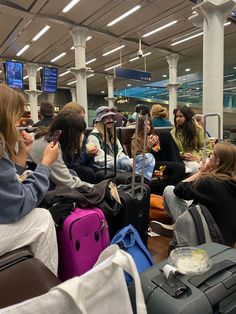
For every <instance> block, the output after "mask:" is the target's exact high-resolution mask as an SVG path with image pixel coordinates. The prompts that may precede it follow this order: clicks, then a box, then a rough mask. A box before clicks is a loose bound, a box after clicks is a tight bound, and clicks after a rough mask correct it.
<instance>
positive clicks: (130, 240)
mask: <svg viewBox="0 0 236 314" xmlns="http://www.w3.org/2000/svg"><path fill="white" fill-rule="evenodd" d="M111 243H112V244H117V245H119V247H120V248H121V249H122V250H124V251H125V252H127V253H129V254H130V255H131V256H132V257H133V259H134V262H135V264H136V267H137V270H138V272H139V273H141V272H143V271H144V270H146V269H147V268H149V267H151V266H153V265H154V262H153V259H152V257H151V254H150V253H149V251H148V249H147V248H146V246H145V245H144V244H143V242H142V240H141V238H140V235H139V233H138V231H137V230H136V229H135V228H134V227H133V226H132V225H129V226H126V227H124V228H122V229H121V230H120V231H119V232H117V234H116V235H115V236H114V237H113V239H112V240H111ZM125 277H126V281H127V284H130V283H131V282H132V278H131V277H130V276H129V275H127V274H126V276H125Z"/></svg>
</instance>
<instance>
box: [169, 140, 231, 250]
mask: <svg viewBox="0 0 236 314" xmlns="http://www.w3.org/2000/svg"><path fill="white" fill-rule="evenodd" d="M163 196H164V206H165V209H166V210H167V211H168V212H169V214H170V216H171V217H172V218H173V220H174V221H176V219H177V218H178V217H179V216H180V215H181V214H182V213H183V212H184V211H186V210H188V204H187V200H193V201H194V203H200V204H202V205H205V206H206V207H207V208H208V210H209V211H210V213H211V214H212V216H213V218H214V220H215V221H216V223H217V225H218V227H219V229H220V231H221V233H222V235H223V237H224V241H225V244H227V245H229V246H234V245H235V244H236V210H235V204H236V146H235V145H233V144H231V143H226V142H219V143H217V144H215V146H214V149H213V152H212V154H211V156H210V157H209V159H208V160H207V161H206V162H205V163H203V164H202V166H201V168H200V170H199V171H198V172H197V173H196V174H194V175H192V176H191V177H189V178H187V179H185V180H183V181H182V182H180V183H178V184H177V185H176V187H173V186H167V187H166V188H165V190H164V194H163Z"/></svg>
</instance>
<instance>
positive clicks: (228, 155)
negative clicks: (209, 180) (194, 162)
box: [200, 142, 236, 180]
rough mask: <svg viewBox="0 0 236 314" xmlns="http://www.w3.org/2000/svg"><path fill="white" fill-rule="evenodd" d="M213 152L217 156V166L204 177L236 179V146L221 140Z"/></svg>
mask: <svg viewBox="0 0 236 314" xmlns="http://www.w3.org/2000/svg"><path fill="white" fill-rule="evenodd" d="M213 153H214V154H215V158H216V167H215V168H214V169H213V170H212V171H211V172H210V173H205V174H204V176H203V177H205V176H210V177H213V178H215V179H217V180H236V146H235V145H233V144H231V143H228V142H219V143H217V144H215V146H214V150H213ZM200 180H201V179H200Z"/></svg>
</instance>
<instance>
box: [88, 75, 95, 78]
mask: <svg viewBox="0 0 236 314" xmlns="http://www.w3.org/2000/svg"><path fill="white" fill-rule="evenodd" d="M94 75H95V74H89V75H88V76H87V78H89V77H92V76H94Z"/></svg>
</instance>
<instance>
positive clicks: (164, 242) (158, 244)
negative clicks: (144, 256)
mask: <svg viewBox="0 0 236 314" xmlns="http://www.w3.org/2000/svg"><path fill="white" fill-rule="evenodd" d="M170 240H171V238H165V237H161V236H156V237H148V249H149V251H150V253H151V254H152V257H153V260H154V262H155V263H158V262H161V261H163V260H164V259H166V258H167V257H168V246H169V242H170Z"/></svg>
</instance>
